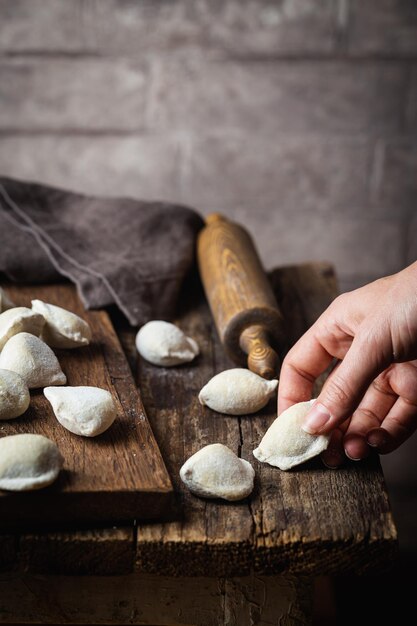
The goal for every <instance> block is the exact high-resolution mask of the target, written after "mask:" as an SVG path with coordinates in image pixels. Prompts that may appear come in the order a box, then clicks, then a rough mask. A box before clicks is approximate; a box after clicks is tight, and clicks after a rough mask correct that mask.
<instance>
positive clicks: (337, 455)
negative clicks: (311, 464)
mask: <svg viewBox="0 0 417 626" xmlns="http://www.w3.org/2000/svg"><path fill="white" fill-rule="evenodd" d="M345 425H346V422H345V423H344V424H342V425H341V427H340V428H336V429H335V430H334V431H333V432H332V436H331V438H330V442H329V446H328V448H327V450H325V451H324V452H322V453H321V460H322V461H323V463H324V465H325V466H326V467H328V468H329V469H336V468H338V467H340V466H341V465H343V463H344V462H345V460H346V457H345V452H344V450H343V436H344V432H343V431H344V430H346V427H345Z"/></svg>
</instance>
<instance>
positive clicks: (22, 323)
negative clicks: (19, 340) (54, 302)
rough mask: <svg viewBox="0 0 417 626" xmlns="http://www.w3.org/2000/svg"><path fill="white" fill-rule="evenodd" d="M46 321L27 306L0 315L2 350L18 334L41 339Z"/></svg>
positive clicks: (0, 346) (0, 348)
mask: <svg viewBox="0 0 417 626" xmlns="http://www.w3.org/2000/svg"><path fill="white" fill-rule="evenodd" d="M44 324H45V320H44V318H43V316H42V315H40V314H39V313H36V312H34V311H32V309H28V308H27V307H25V306H17V307H14V308H13V309H8V310H7V311H4V312H3V313H1V314H0V350H2V349H3V347H4V345H5V344H6V342H7V341H8V340H9V339H10V337H13V335H17V333H24V332H25V333H31V334H32V335H36V336H37V337H39V335H40V334H41V331H42V328H43V325H44Z"/></svg>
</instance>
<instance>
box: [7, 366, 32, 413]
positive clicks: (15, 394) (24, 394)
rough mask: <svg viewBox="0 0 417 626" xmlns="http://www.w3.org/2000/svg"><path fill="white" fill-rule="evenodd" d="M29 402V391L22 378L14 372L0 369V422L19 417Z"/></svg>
mask: <svg viewBox="0 0 417 626" xmlns="http://www.w3.org/2000/svg"><path fill="white" fill-rule="evenodd" d="M29 402H30V394H29V389H28V386H27V384H26V383H25V381H24V380H23V378H22V377H21V376H19V374H16V372H12V371H10V370H2V369H0V420H9V419H13V418H15V417H19V415H22V413H24V412H25V411H26V410H27V408H28V406H29Z"/></svg>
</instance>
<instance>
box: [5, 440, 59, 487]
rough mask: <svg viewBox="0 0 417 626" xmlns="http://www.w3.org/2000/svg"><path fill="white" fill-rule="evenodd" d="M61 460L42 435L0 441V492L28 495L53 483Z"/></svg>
mask: <svg viewBox="0 0 417 626" xmlns="http://www.w3.org/2000/svg"><path fill="white" fill-rule="evenodd" d="M63 463H64V459H63V458H62V456H61V453H60V451H59V450H58V448H57V446H56V445H55V444H54V443H53V442H52V441H51V440H50V439H47V438H46V437H44V436H43V435H32V434H22V435H10V436H9V437H2V438H1V439H0V489H7V490H8V491H29V490H31V489H41V488H42V487H46V486H47V485H50V484H51V483H53V482H54V480H55V479H56V478H57V476H58V474H59V472H60V470H61V468H62V466H63Z"/></svg>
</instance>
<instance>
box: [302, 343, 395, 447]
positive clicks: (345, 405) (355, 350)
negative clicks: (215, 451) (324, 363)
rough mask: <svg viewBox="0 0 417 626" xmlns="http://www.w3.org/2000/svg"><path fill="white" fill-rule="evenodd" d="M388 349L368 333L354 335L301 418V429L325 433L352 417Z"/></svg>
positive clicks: (381, 367)
mask: <svg viewBox="0 0 417 626" xmlns="http://www.w3.org/2000/svg"><path fill="white" fill-rule="evenodd" d="M389 358H390V356H389V350H387V349H386V346H385V342H384V341H383V340H382V338H379V339H378V340H376V338H375V336H373V335H372V332H370V334H369V335H368V334H367V333H364V332H360V333H358V334H357V335H356V336H355V338H354V339H353V341H352V345H351V347H350V349H349V350H348V352H347V353H346V356H345V358H344V359H343V361H342V362H341V363H340V365H339V367H338V368H337V369H336V370H335V371H334V372H332V374H331V375H330V376H329V378H328V379H327V381H326V383H325V385H324V387H323V390H322V392H321V393H320V395H319V397H318V398H317V401H316V403H315V404H314V405H313V407H312V409H311V410H310V412H309V413H308V415H307V416H306V418H305V421H304V424H303V429H304V430H305V431H306V432H308V433H310V434H312V435H317V434H325V433H329V432H331V431H332V430H333V429H334V428H336V427H337V426H339V425H340V424H341V423H342V422H343V421H344V420H345V419H346V418H347V417H349V416H350V415H352V414H353V413H354V411H355V409H356V408H357V407H358V405H359V403H360V401H361V399H362V398H363V396H364V394H365V392H366V390H367V388H368V387H369V385H370V384H371V382H372V381H373V380H374V378H376V376H377V375H378V374H380V372H381V371H382V370H383V369H384V368H385V367H386V366H387V365H388V364H389Z"/></svg>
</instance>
